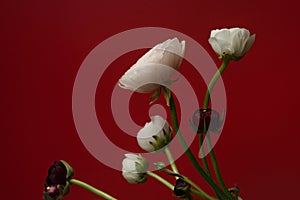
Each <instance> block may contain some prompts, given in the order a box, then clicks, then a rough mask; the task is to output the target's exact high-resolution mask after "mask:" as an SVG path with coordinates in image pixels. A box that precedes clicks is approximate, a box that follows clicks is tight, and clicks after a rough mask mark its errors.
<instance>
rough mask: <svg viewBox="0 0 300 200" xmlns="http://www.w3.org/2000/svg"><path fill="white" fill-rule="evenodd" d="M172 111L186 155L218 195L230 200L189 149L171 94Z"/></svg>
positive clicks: (177, 132)
mask: <svg viewBox="0 0 300 200" xmlns="http://www.w3.org/2000/svg"><path fill="white" fill-rule="evenodd" d="M170 112H171V116H172V123H173V127H174V131H175V132H176V134H177V137H178V140H179V142H180V144H181V146H182V147H183V149H184V150H185V153H186V155H187V156H188V158H189V159H190V161H191V163H192V165H193V166H194V168H195V169H196V170H197V172H198V173H199V174H200V175H201V176H202V177H203V178H204V180H205V181H206V182H207V183H208V184H209V185H210V186H211V187H212V188H213V190H214V191H215V193H216V194H217V196H220V197H221V198H222V199H224V200H228V197H227V195H225V193H224V192H223V191H222V190H221V189H220V188H219V187H218V186H217V184H216V183H215V182H214V181H213V180H212V179H211V177H209V176H208V175H207V174H206V172H205V171H204V170H203V169H202V167H201V166H200V165H199V163H198V162H197V160H196V158H195V156H194V155H193V153H192V151H191V150H190V149H189V147H188V145H187V144H186V142H185V140H184V138H183V136H182V134H181V132H180V130H179V125H178V119H177V112H176V105H175V101H174V98H173V95H172V94H171V95H170Z"/></svg>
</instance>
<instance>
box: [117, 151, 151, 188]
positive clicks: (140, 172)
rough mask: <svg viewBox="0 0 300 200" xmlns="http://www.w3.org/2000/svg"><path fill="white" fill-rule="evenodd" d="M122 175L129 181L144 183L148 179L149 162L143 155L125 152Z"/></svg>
mask: <svg viewBox="0 0 300 200" xmlns="http://www.w3.org/2000/svg"><path fill="white" fill-rule="evenodd" d="M125 157H126V158H124V160H123V162H122V175H123V177H124V178H125V179H126V180H127V181H128V182H129V183H144V182H145V181H146V180H147V174H146V170H147V168H148V162H147V160H146V158H144V157H142V156H141V155H135V154H131V153H129V154H125Z"/></svg>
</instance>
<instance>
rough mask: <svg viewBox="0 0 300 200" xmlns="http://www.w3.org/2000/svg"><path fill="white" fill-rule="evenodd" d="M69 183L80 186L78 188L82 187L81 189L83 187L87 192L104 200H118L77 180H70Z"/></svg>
mask: <svg viewBox="0 0 300 200" xmlns="http://www.w3.org/2000/svg"><path fill="white" fill-rule="evenodd" d="M69 182H70V183H71V184H74V185H78V186H80V187H82V188H84V189H86V190H88V191H90V192H92V193H94V194H96V195H98V196H100V197H102V198H104V199H109V200H116V198H114V197H112V196H110V195H109V194H106V193H105V192H102V191H101V190H98V189H96V188H94V187H93V186H90V185H89V184H87V183H84V182H82V181H79V180H76V179H71V180H69Z"/></svg>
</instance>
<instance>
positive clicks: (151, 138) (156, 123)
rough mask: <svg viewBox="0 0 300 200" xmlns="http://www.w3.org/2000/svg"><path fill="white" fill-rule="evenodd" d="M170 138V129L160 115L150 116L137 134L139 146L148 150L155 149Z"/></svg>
mask: <svg viewBox="0 0 300 200" xmlns="http://www.w3.org/2000/svg"><path fill="white" fill-rule="evenodd" d="M171 140H172V129H171V127H170V125H169V124H168V122H167V121H166V120H165V119H163V118H162V117H161V116H158V115H156V116H152V117H151V122H148V123H146V124H145V126H144V128H142V129H141V130H140V131H139V132H138V134H137V141H138V144H139V146H140V147H141V148H142V149H144V150H146V151H148V152H153V151H157V150H159V149H161V148H163V147H164V146H166V145H167V144H169V142H170V141H171Z"/></svg>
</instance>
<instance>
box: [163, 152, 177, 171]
mask: <svg viewBox="0 0 300 200" xmlns="http://www.w3.org/2000/svg"><path fill="white" fill-rule="evenodd" d="M165 153H166V155H167V157H168V160H169V162H170V165H171V168H172V170H173V172H174V173H176V174H179V172H178V169H177V166H176V164H175V161H174V158H173V156H172V153H171V151H170V149H169V148H168V147H166V148H165Z"/></svg>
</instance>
